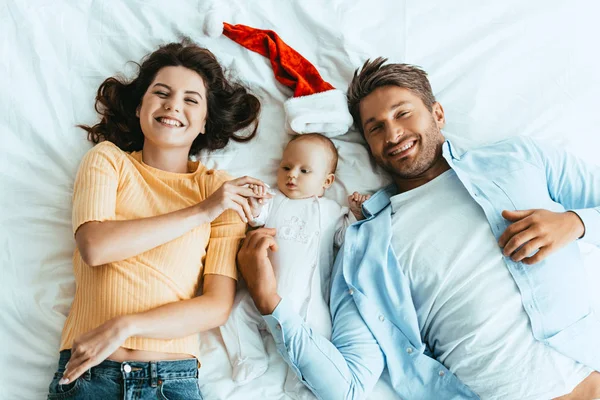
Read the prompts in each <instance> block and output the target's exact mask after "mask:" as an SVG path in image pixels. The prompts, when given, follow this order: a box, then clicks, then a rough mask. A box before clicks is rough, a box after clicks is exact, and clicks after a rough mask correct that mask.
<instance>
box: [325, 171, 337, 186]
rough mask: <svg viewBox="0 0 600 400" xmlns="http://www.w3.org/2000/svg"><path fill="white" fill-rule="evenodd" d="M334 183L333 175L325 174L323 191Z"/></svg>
mask: <svg viewBox="0 0 600 400" xmlns="http://www.w3.org/2000/svg"><path fill="white" fill-rule="evenodd" d="M334 181H335V175H334V174H327V177H326V178H325V182H324V183H323V187H324V188H325V189H329V188H330V187H331V185H333V182H334Z"/></svg>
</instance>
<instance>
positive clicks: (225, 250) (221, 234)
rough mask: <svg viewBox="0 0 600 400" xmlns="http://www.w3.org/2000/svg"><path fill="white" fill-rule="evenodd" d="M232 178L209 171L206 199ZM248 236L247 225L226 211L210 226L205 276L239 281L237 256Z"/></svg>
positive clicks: (230, 211) (237, 216) (229, 211)
mask: <svg viewBox="0 0 600 400" xmlns="http://www.w3.org/2000/svg"><path fill="white" fill-rule="evenodd" d="M231 179H232V178H231V177H230V176H229V175H228V174H227V173H225V172H223V171H208V172H207V175H206V179H205V185H206V186H205V191H204V193H205V197H204V198H206V197H208V196H210V195H211V194H212V193H213V192H215V191H216V190H217V189H219V188H220V187H221V185H222V184H223V183H225V182H226V181H228V180H231ZM245 234H246V224H245V223H244V222H243V221H242V220H241V218H240V216H239V215H238V214H237V213H236V212H235V211H233V210H226V211H225V212H224V213H222V214H221V215H219V216H218V217H217V218H216V219H215V220H214V221H213V222H211V224H210V239H209V241H208V249H207V250H206V259H205V265H204V274H205V275H206V274H215V275H224V276H228V277H230V278H233V279H237V269H236V255H237V252H238V250H239V248H240V243H241V241H242V239H243V238H244V237H245Z"/></svg>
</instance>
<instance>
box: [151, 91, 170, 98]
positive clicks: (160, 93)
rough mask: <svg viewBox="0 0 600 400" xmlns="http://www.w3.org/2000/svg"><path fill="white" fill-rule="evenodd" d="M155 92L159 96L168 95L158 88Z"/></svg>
mask: <svg viewBox="0 0 600 400" xmlns="http://www.w3.org/2000/svg"><path fill="white" fill-rule="evenodd" d="M154 94H156V95H158V97H164V96H166V95H167V94H166V93H165V92H161V91H158V90H157V91H156V92H154Z"/></svg>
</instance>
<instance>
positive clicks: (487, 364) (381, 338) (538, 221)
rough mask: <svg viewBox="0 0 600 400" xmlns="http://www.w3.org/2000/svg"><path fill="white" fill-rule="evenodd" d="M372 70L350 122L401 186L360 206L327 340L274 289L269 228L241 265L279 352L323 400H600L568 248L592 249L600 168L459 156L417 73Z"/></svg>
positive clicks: (525, 150)
mask: <svg viewBox="0 0 600 400" xmlns="http://www.w3.org/2000/svg"><path fill="white" fill-rule="evenodd" d="M385 61H386V60H385V59H381V58H378V59H376V60H374V61H373V62H369V61H367V63H365V65H364V66H363V68H362V70H361V71H360V73H358V71H357V73H355V76H354V79H353V81H352V83H351V85H350V88H349V91H348V97H349V100H348V102H349V107H350V111H351V113H352V115H353V117H354V122H355V125H356V126H357V127H358V128H359V129H360V130H361V132H362V133H363V135H364V138H365V140H366V142H367V144H368V146H369V149H370V152H371V155H372V156H373V157H374V159H375V161H376V162H377V164H379V165H380V166H382V167H383V168H384V169H386V170H387V171H388V172H389V173H390V174H391V176H392V178H393V180H394V184H393V185H391V186H389V187H387V188H385V189H383V190H381V191H379V192H377V193H376V194H375V195H373V196H372V197H371V199H370V200H368V201H367V202H365V203H364V205H363V212H364V214H365V216H366V217H367V219H366V220H363V221H360V222H358V223H356V224H354V225H352V226H351V227H350V228H348V230H347V233H346V242H345V244H344V246H343V248H342V249H341V250H340V253H339V255H338V257H337V260H336V264H335V267H334V271H333V277H332V288H331V304H330V307H331V314H332V318H333V334H332V338H331V342H329V341H327V340H326V339H324V338H322V337H320V336H318V335H317V334H315V333H313V332H312V331H311V330H310V329H308V328H307V327H306V326H305V325H304V323H303V321H302V320H301V319H300V318H299V317H298V315H296V314H294V312H293V311H291V309H290V307H289V305H288V303H287V302H286V299H285V298H283V299H282V298H281V297H280V296H279V295H278V294H277V288H276V285H275V283H274V282H275V280H274V277H273V271H272V267H271V265H270V264H269V261H268V258H267V251H276V249H277V244H276V243H275V240H274V238H273V235H274V233H275V232H273V231H272V230H259V231H254V232H250V233H249V234H248V236H247V239H246V240H245V243H244V245H243V246H242V249H241V250H240V253H239V255H238V261H239V267H240V270H241V272H242V274H243V276H244V278H245V279H246V281H247V282H248V287H249V290H250V293H251V295H252V297H253V299H254V302H255V304H256V306H257V307H258V309H259V311H261V313H262V314H263V315H264V319H265V321H266V322H267V325H268V327H269V330H270V332H271V334H272V335H273V338H274V339H275V343H276V344H277V347H278V350H279V352H280V353H281V355H282V356H283V357H284V359H285V360H286V362H287V363H288V364H289V365H290V366H291V367H292V369H293V370H294V371H295V372H296V373H297V374H298V376H299V377H301V379H302V380H303V382H304V383H305V385H306V386H307V387H309V388H310V389H311V390H312V391H313V392H314V393H315V394H316V395H317V397H319V398H322V399H341V398H363V397H365V396H367V395H368V393H369V392H370V391H371V390H372V388H373V386H374V385H375V383H376V381H377V379H378V378H379V376H380V374H381V372H382V370H383V368H384V365H385V366H387V368H388V370H389V373H390V378H391V383H392V385H393V387H394V389H395V390H396V392H397V393H398V395H399V396H400V397H402V398H403V399H442V398H443V399H459V398H461V399H462V398H465V399H470V398H477V397H481V398H502V399H529V398H531V399H540V398H541V399H548V398H557V397H559V396H562V395H567V396H566V397H565V398H585V399H591V398H596V397H600V374H599V373H598V372H594V371H597V370H598V369H600V344H599V343H598V341H599V339H598V338H600V319H599V318H598V316H597V314H596V313H595V312H594V310H593V309H592V306H591V303H590V301H589V299H588V298H587V297H586V294H585V293H584V290H583V288H584V281H585V279H586V277H585V272H584V269H583V265H582V264H583V263H582V260H581V256H580V254H579V250H578V246H577V244H576V243H575V241H576V240H578V239H581V240H586V241H588V242H590V243H593V244H595V245H600V170H599V169H598V168H594V167H591V166H589V165H586V164H584V163H583V162H582V161H580V160H579V159H577V158H575V157H573V156H571V155H569V154H567V153H565V152H563V151H560V150H557V149H554V148H552V147H550V146H546V145H542V144H540V143H537V142H534V141H533V140H531V139H527V138H514V139H510V140H506V141H503V142H500V143H496V144H493V145H488V146H484V147H481V148H478V149H472V150H469V151H468V152H461V151H459V150H458V149H457V148H455V147H454V146H453V145H452V144H451V143H450V142H449V141H445V139H444V137H443V135H442V132H441V129H442V128H443V127H444V124H445V118H444V110H443V108H442V106H441V105H440V104H439V103H438V102H436V100H435V97H434V96H433V93H432V91H431V87H430V84H429V81H428V79H427V76H426V74H425V72H423V71H422V70H420V69H418V68H416V67H413V66H410V65H406V64H388V65H385V64H384V63H385Z"/></svg>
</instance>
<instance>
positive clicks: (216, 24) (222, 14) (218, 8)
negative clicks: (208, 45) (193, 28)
mask: <svg viewBox="0 0 600 400" xmlns="http://www.w3.org/2000/svg"><path fill="white" fill-rule="evenodd" d="M229 11H230V10H229V7H228V6H227V4H225V2H224V1H219V2H216V3H213V4H212V5H211V6H210V8H209V9H208V10H207V11H206V15H205V17H204V34H206V35H208V36H210V37H217V36H221V34H222V33H223V22H225V21H227V20H228V19H229V17H230V15H229V14H230V12H229Z"/></svg>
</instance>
